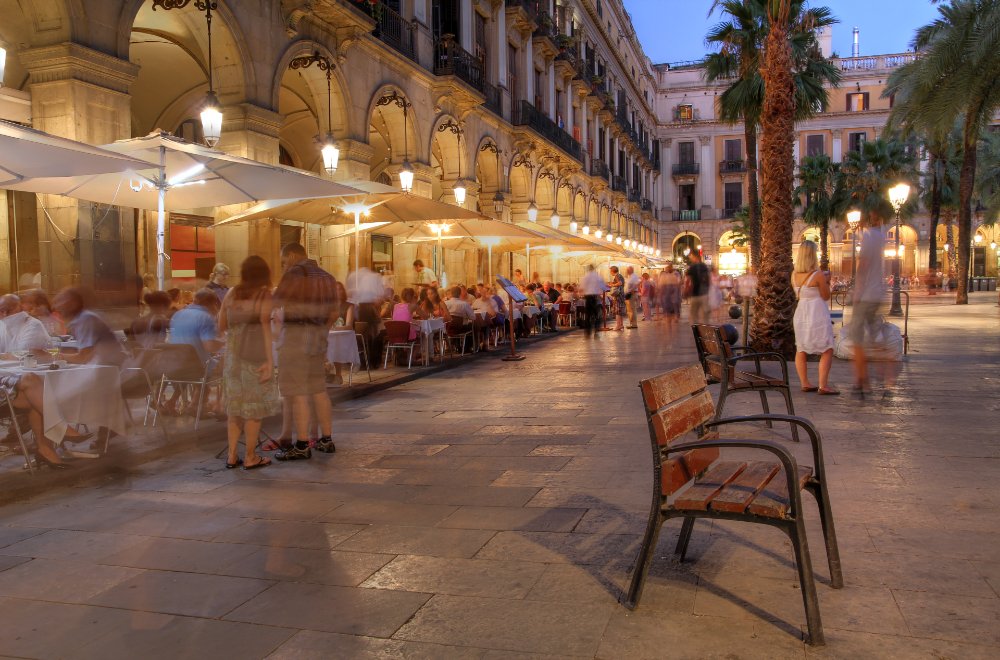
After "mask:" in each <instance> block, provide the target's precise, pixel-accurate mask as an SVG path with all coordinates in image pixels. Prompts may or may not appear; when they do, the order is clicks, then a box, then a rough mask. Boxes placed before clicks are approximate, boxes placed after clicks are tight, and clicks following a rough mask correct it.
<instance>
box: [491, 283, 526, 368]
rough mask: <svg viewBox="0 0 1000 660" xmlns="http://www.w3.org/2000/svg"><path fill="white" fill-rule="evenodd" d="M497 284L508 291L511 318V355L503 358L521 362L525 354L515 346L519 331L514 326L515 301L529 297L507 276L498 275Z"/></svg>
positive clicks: (509, 315) (508, 308) (508, 306)
mask: <svg viewBox="0 0 1000 660" xmlns="http://www.w3.org/2000/svg"><path fill="white" fill-rule="evenodd" d="M497 284H499V285H500V286H501V288H503V290H504V291H505V292H506V293H507V318H508V319H510V355H505V356H503V358H501V359H502V360H503V361H504V362H520V361H521V360H523V359H524V358H525V356H523V355H520V354H519V353H518V352H517V348H516V346H515V342H516V338H515V337H516V334H517V331H516V328H515V326H514V303H515V302H524V301H525V300H527V299H528V297H527V296H525V295H524V294H523V293H521V291H520V290H519V289H518V288H517V286H515V285H514V283H513V282H511V281H510V280H508V279H507V278H506V277H498V278H497Z"/></svg>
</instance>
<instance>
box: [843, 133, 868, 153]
mask: <svg viewBox="0 0 1000 660" xmlns="http://www.w3.org/2000/svg"><path fill="white" fill-rule="evenodd" d="M867 139H868V134H867V133H864V132H861V133H851V134H850V135H848V136H847V150H848V151H861V145H863V144H864V143H865V140H867Z"/></svg>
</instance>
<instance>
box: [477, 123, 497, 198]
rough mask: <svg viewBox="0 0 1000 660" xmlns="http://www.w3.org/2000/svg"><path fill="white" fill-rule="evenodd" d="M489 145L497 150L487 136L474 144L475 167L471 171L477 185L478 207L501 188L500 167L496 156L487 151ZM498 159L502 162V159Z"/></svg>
mask: <svg viewBox="0 0 1000 660" xmlns="http://www.w3.org/2000/svg"><path fill="white" fill-rule="evenodd" d="M490 145H492V146H493V147H494V148H496V149H499V146H498V145H497V143H496V141H495V140H494V139H493V138H492V137H491V136H489V135H484V136H482V137H481V138H480V139H479V142H478V144H476V158H475V165H473V169H472V171H473V173H474V176H475V180H476V183H478V184H479V192H480V206H482V205H483V202H482V200H484V199H486V196H490V197H492V196H493V195H495V194H496V193H497V191H498V190H500V188H501V187H502V185H501V182H500V168H501V167H502V165H500V166H498V160H497V155H496V154H494V153H493V152H492V151H490V150H489V147H490ZM500 158H501V161H500V162H502V158H503V157H502V156H501V157H500Z"/></svg>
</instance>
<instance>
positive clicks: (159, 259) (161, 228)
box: [156, 147, 167, 291]
mask: <svg viewBox="0 0 1000 660" xmlns="http://www.w3.org/2000/svg"><path fill="white" fill-rule="evenodd" d="M166 161H167V152H166V149H164V148H163V147H160V180H159V181H158V182H157V183H156V282H157V286H158V288H159V289H160V291H165V290H166V286H165V283H164V279H165V277H166V261H165V257H166V253H165V252H164V250H165V249H166V224H167V219H166V211H165V210H164V206H165V202H166V196H167V162H166Z"/></svg>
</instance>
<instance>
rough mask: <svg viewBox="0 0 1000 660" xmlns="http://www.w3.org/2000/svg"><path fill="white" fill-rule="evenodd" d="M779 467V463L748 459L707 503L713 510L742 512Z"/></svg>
mask: <svg viewBox="0 0 1000 660" xmlns="http://www.w3.org/2000/svg"><path fill="white" fill-rule="evenodd" d="M780 469H781V464H780V463H769V462H767V461H750V462H748V463H747V466H746V468H745V469H744V470H743V471H742V472H741V473H740V475H739V476H738V477H736V478H735V479H733V480H732V481H731V482H729V483H728V484H727V485H726V487H725V488H723V489H722V491H720V492H719V494H718V495H716V496H715V497H714V498H712V502H711V504H710V505H709V506H710V507H711V508H712V510H713V511H730V512H733V513H743V512H744V511H746V509H747V506H748V505H749V504H750V502H752V501H753V499H754V497H755V496H756V495H757V493H759V492H760V491H761V490H763V488H764V487H765V486H767V484H768V482H769V481H771V479H772V477H774V475H775V474H777V473H778V471H779V470H780Z"/></svg>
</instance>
